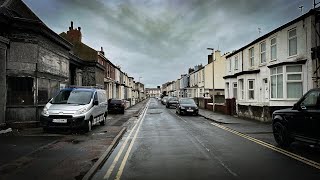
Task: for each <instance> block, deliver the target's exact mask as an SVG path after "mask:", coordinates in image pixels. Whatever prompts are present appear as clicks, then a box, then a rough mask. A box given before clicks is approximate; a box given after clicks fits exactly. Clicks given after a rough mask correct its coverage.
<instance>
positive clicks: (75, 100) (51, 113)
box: [40, 88, 108, 132]
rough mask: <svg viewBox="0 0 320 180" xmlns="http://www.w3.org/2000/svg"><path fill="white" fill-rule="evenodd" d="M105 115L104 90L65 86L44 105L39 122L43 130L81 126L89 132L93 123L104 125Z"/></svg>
mask: <svg viewBox="0 0 320 180" xmlns="http://www.w3.org/2000/svg"><path fill="white" fill-rule="evenodd" d="M107 115H108V103H107V97H106V91H105V90H102V89H94V88H66V89H62V90H60V92H59V93H58V94H57V95H56V96H55V97H54V98H52V99H51V100H50V101H49V102H48V103H47V104H46V105H45V107H44V108H43V111H42V113H41V116H40V122H41V126H42V127H43V130H44V131H47V130H48V129H51V128H81V129H83V130H84V131H85V132H89V131H91V128H92V126H93V125H96V124H100V125H105V124H106V117H107Z"/></svg>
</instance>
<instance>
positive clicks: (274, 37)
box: [270, 36, 278, 61]
mask: <svg viewBox="0 0 320 180" xmlns="http://www.w3.org/2000/svg"><path fill="white" fill-rule="evenodd" d="M273 39H275V41H276V42H275V43H274V44H272V40H273ZM277 43H278V42H277V36H273V37H271V38H270V61H276V60H277V59H278V58H277V55H278V50H277ZM273 47H275V53H276V54H275V57H276V58H275V59H272V48H273Z"/></svg>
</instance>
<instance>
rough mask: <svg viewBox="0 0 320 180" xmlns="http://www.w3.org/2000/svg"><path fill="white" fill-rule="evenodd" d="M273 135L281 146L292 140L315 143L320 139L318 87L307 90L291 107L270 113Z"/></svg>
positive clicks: (319, 92)
mask: <svg viewBox="0 0 320 180" xmlns="http://www.w3.org/2000/svg"><path fill="white" fill-rule="evenodd" d="M272 120H273V121H272V129H273V135H274V138H275V140H276V142H277V143H278V145H279V146H281V147H288V146H289V145H290V144H291V143H292V142H293V141H303V142H306V143H310V144H317V143H319V141H320V89H319V88H317V89H312V90H310V91H308V92H307V93H306V94H305V95H304V96H303V97H301V98H300V100H299V101H298V102H297V103H296V104H294V106H293V107H292V108H289V109H283V110H277V111H275V112H274V113H273V114H272Z"/></svg>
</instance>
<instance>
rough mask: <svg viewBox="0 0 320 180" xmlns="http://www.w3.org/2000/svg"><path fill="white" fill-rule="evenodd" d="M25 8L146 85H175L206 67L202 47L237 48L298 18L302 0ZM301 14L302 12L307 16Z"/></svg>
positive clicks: (169, 0) (131, 0) (168, 0)
mask: <svg viewBox="0 0 320 180" xmlns="http://www.w3.org/2000/svg"><path fill="white" fill-rule="evenodd" d="M26 2H27V4H28V5H29V6H30V7H31V9H33V10H34V11H35V12H36V14H38V15H39V16H40V18H41V19H43V21H44V22H45V23H47V24H48V25H49V27H52V28H53V30H55V31H56V32H58V33H60V31H66V30H67V27H68V25H69V22H70V21H71V20H73V21H74V22H75V24H76V25H77V26H78V25H79V26H81V27H82V29H83V30H82V31H83V36H84V40H85V43H87V44H89V45H90V46H92V47H94V48H96V49H98V48H100V46H104V48H105V50H106V53H107V56H108V58H110V59H111V61H112V62H114V63H115V64H120V65H121V66H122V68H123V70H124V71H126V72H127V73H128V74H132V76H134V77H135V78H138V77H139V76H142V77H143V79H142V82H144V83H146V84H147V86H156V85H160V84H162V83H164V82H165V81H167V80H175V79H177V78H178V77H179V76H180V74H182V73H185V72H186V71H187V68H188V67H191V66H194V65H196V64H200V63H205V62H206V57H207V54H208V53H209V52H208V51H207V50H206V48H207V47H214V48H217V46H218V45H219V47H220V49H221V50H222V52H225V51H231V50H234V49H238V48H240V47H242V46H244V45H245V44H247V43H249V42H250V41H252V40H254V39H255V38H257V37H258V31H257V28H258V27H261V28H262V33H267V32H268V31H270V30H272V29H274V28H276V27H277V26H279V25H281V24H283V23H285V22H287V21H289V20H291V19H293V18H295V17H297V16H298V15H299V12H298V9H297V6H298V5H300V4H304V5H305V9H306V10H307V9H308V7H309V8H310V6H309V5H308V4H307V3H305V2H304V1H302V0H295V1H290V0H271V1H266V2H263V1H260V0H241V1H238V0H235V1H227V0H187V1H186V0H140V1H138V0H122V1H118V0H113V1H111V0H108V1H102V0H90V1H87V0H68V1H65V0H56V1H49V0H48V1H46V2H47V5H46V3H44V2H43V1H41V2H40V3H39V2H38V1H37V0H26ZM306 10H305V11H306Z"/></svg>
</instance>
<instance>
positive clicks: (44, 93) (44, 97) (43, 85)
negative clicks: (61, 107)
mask: <svg viewBox="0 0 320 180" xmlns="http://www.w3.org/2000/svg"><path fill="white" fill-rule="evenodd" d="M48 88H49V80H48V79H38V103H39V104H46V103H47V102H48V100H49V89H48Z"/></svg>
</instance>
